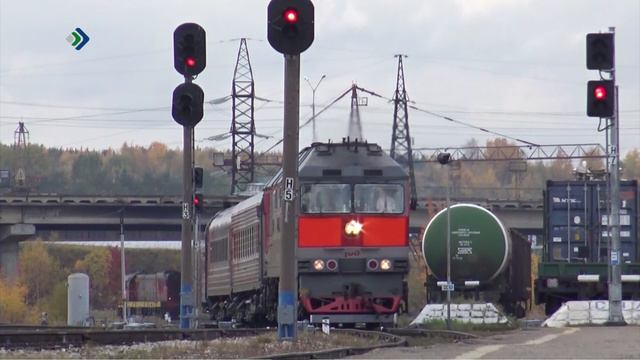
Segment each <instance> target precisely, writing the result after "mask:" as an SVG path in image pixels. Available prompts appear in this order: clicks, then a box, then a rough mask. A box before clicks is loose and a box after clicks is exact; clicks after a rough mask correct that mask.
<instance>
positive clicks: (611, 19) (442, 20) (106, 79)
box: [0, 0, 640, 151]
mask: <svg viewBox="0 0 640 360" xmlns="http://www.w3.org/2000/svg"><path fill="white" fill-rule="evenodd" d="M267 3H268V2H267V1H257V0H229V1H219V0H216V1H210V0H209V1H176V0H172V1H165V0H154V1H140V0H118V1H116V0H111V1H86V0H85V1H73V0H65V1H60V0H55V1H53V0H52V1H35V0H34V1H27V0H0V142H1V143H3V144H11V143H13V141H14V131H15V130H16V129H17V127H18V122H19V121H23V122H24V123H25V125H26V128H27V129H28V130H29V132H30V142H31V143H38V144H43V145H45V146H55V147H65V148H68V147H83V148H92V149H93V148H95V149H103V148H108V147H115V148H119V147H120V146H121V145H122V144H123V143H124V142H127V143H129V144H136V145H143V146H147V145H148V144H150V143H151V142H153V141H160V142H163V143H166V144H168V145H169V146H170V147H171V148H179V147H181V146H182V131H181V127H180V126H179V125H177V124H176V123H175V122H174V121H173V119H172V118H171V113H170V102H171V94H172V91H173V89H174V87H175V86H176V85H178V84H179V83H180V82H182V80H183V79H182V77H181V75H179V74H178V73H177V72H176V71H175V70H174V69H173V53H172V33H173V31H174V29H175V28H176V27H177V26H178V25H179V24H181V23H183V22H196V23H199V24H200V25H201V26H202V27H203V28H204V29H205V30H206V32H207V68H206V69H205V70H204V72H203V73H202V74H201V75H200V76H199V77H198V79H197V80H196V83H198V84H199V85H200V86H201V87H202V88H203V89H204V92H205V98H206V99H207V100H212V99H217V98H222V97H225V96H227V95H229V94H230V92H231V82H232V77H233V69H234V65H235V62H236V56H237V51H238V46H239V41H238V38H241V37H246V38H250V40H249V41H248V47H249V54H250V58H251V65H252V68H253V74H254V80H255V89H256V95H257V96H260V97H263V98H267V99H272V100H276V101H278V100H281V99H282V96H283V58H282V55H281V54H279V53H277V52H276V51H275V50H273V49H272V48H271V47H270V45H269V43H268V42H267V41H266V9H267ZM314 4H315V9H316V13H315V14H316V28H315V30H316V31H315V41H314V43H313V45H312V46H311V48H310V49H309V50H307V51H306V52H305V53H303V54H302V65H301V75H302V76H307V77H309V79H310V80H311V81H312V82H313V83H314V84H315V82H316V81H317V80H318V79H320V77H321V76H322V75H323V74H326V76H327V77H326V79H325V80H324V81H323V82H322V84H321V85H320V86H319V88H318V90H317V92H316V108H317V109H320V108H322V107H323V106H324V105H326V104H328V103H329V102H331V101H332V100H333V99H335V98H336V97H337V96H338V95H339V94H341V93H342V92H344V91H345V90H347V89H348V88H349V87H350V86H351V84H352V82H357V84H358V85H359V86H361V87H363V88H366V89H369V90H371V91H374V92H376V93H378V94H381V95H383V96H386V97H392V96H393V92H394V89H395V86H396V70H397V59H396V58H394V54H398V53H402V54H407V55H408V57H407V58H406V59H404V67H405V75H406V87H407V91H408V95H409V98H410V99H411V100H413V101H415V105H416V106H417V107H420V108H422V109H425V110H429V111H433V112H437V113H439V114H443V115H446V116H449V117H452V118H454V119H457V120H460V121H464V122H466V123H469V124H473V125H475V126H479V127H483V128H486V129H489V130H492V131H495V132H498V133H503V134H507V135H509V136H512V137H514V138H520V139H523V140H526V141H530V142H533V143H538V144H561V143H601V144H604V133H602V132H598V131H597V127H598V120H597V119H595V118H588V117H587V116H586V82H587V81H588V80H593V79H596V78H597V76H598V73H597V71H593V70H587V69H586V66H585V51H586V50H585V47H586V45H585V36H586V34H587V33H590V32H598V31H607V29H608V27H609V26H615V28H616V37H615V39H616V68H617V83H618V84H619V86H620V116H621V145H622V148H623V151H626V150H628V149H630V148H634V147H635V148H637V147H640V1H638V0H616V1H602V0H571V1H568V0H535V1H534V0H530V1H528V0H465V1H463V0H449V1H443V0H439V1H426V0H416V1H401V0H316V1H315V2H314ZM76 27H80V28H81V29H82V30H83V31H84V32H86V33H87V34H88V35H89V36H90V38H91V40H90V41H89V43H88V44H87V45H86V46H85V47H84V48H83V49H82V50H80V51H76V50H75V49H74V48H73V47H72V46H71V45H70V44H69V43H68V42H67V41H66V37H67V36H68V35H69V34H70V33H71V32H72V31H73V30H74V29H75V28H76ZM300 89H301V106H302V108H301V111H300V117H301V122H303V121H304V120H305V119H307V118H308V117H309V116H310V114H311V102H312V101H311V90H310V87H309V86H308V85H307V83H305V82H304V80H302V79H301V85H300ZM368 103H369V105H368V106H367V107H365V108H361V110H360V113H361V119H362V120H361V121H362V124H363V128H364V137H365V138H366V139H368V140H369V141H373V142H378V143H380V144H381V145H382V146H383V147H384V148H388V147H389V146H390V141H391V129H392V122H393V106H392V104H390V103H388V102H387V101H386V100H383V99H378V98H372V97H369V99H368ZM349 106H350V101H349V98H345V99H344V100H342V101H340V102H338V103H337V104H336V105H335V106H333V107H332V108H331V109H330V110H329V111H327V112H325V113H323V114H322V115H321V116H320V117H319V118H318V135H319V138H320V139H321V140H326V139H329V138H331V139H333V140H338V139H340V138H341V137H343V136H346V134H347V129H348V120H349ZM141 109H152V110H148V111H136V110H141ZM282 112H283V109H282V106H281V105H280V104H279V103H277V102H271V103H263V102H256V112H255V123H256V129H257V132H258V133H259V134H263V135H269V136H272V138H270V139H257V140H256V149H257V150H259V151H260V150H264V149H267V148H269V147H270V146H271V145H273V144H274V143H275V142H276V141H278V140H279V139H280V138H281V135H282V129H281V128H282ZM409 122H410V129H411V133H412V136H413V138H414V141H415V142H414V146H415V147H447V146H449V147H451V146H461V145H463V144H464V143H465V142H467V141H468V140H469V139H471V138H476V139H477V140H478V141H479V142H480V143H481V144H482V143H484V141H485V140H486V139H487V138H488V137H494V135H487V134H486V133H483V132H480V131H478V130H475V129H473V128H468V127H462V126H460V125H456V124H452V123H450V122H447V121H445V120H443V119H441V118H438V117H434V116H431V115H428V114H426V113H420V112H416V111H410V113H409ZM230 124H231V102H230V101H229V102H226V103H223V104H219V105H215V106H214V105H206V107H205V116H204V119H203V120H202V122H201V123H200V124H199V125H198V126H197V128H196V135H195V137H196V140H198V142H197V146H215V147H218V148H223V149H224V148H230V140H226V141H220V142H212V141H208V140H203V139H205V138H207V137H210V136H213V135H218V134H222V133H225V132H228V131H229V127H230ZM300 136H301V140H300V144H301V146H304V145H308V144H309V143H310V142H311V127H310V126H309V127H305V128H303V129H301V131H300Z"/></svg>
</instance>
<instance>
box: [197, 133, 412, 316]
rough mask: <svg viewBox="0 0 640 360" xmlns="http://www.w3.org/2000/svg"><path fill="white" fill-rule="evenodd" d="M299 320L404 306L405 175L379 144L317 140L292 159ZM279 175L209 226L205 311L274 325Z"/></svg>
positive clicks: (389, 312)
mask: <svg viewBox="0 0 640 360" xmlns="http://www.w3.org/2000/svg"><path fill="white" fill-rule="evenodd" d="M298 169H299V170H298V171H299V184H300V185H299V189H298V190H299V191H298V192H297V194H298V195H299V196H296V204H297V206H298V207H299V219H298V239H297V242H296V244H297V259H296V262H297V271H298V286H299V306H298V308H299V317H300V318H308V319H309V320H310V321H311V322H312V323H319V322H321V321H322V319H323V318H329V319H330V321H331V322H332V323H343V324H354V323H367V324H390V323H393V322H394V320H395V316H396V314H397V313H398V312H400V311H402V310H404V309H406V303H407V286H406V279H405V277H406V275H407V272H408V253H409V249H408V227H409V216H408V215H409V195H410V191H409V183H408V181H409V178H408V176H407V174H406V172H405V171H404V170H403V169H402V167H401V166H400V165H399V164H397V163H396V162H395V161H394V160H393V159H391V157H389V156H388V155H387V154H386V153H384V152H383V151H382V149H381V148H380V146H378V145H376V144H368V143H362V142H348V141H347V142H343V143H335V144H334V143H326V144H325V143H314V144H312V145H311V146H310V147H308V148H305V149H303V150H302V151H301V153H300V154H299V158H298ZM282 204H283V200H282V175H281V173H279V174H278V175H276V176H275V177H274V178H273V179H272V180H271V181H270V182H269V183H267V184H266V186H265V188H264V189H263V191H262V192H260V193H258V194H256V195H254V196H252V197H251V198H249V199H247V200H245V201H242V202H241V203H239V204H238V205H236V206H234V207H231V208H228V209H225V210H223V211H221V212H220V213H218V214H217V215H216V216H215V217H214V218H213V219H212V220H211V221H210V223H209V225H208V227H207V235H206V241H207V248H208V250H207V260H206V263H207V267H206V269H207V270H206V298H207V303H206V305H205V307H206V310H207V311H208V312H209V313H210V314H211V317H212V319H214V320H219V321H222V320H232V319H233V320H235V321H238V322H246V323H258V322H261V321H263V320H264V321H266V322H275V320H276V312H277V301H278V277H279V274H280V247H281V243H282V219H281V206H282Z"/></svg>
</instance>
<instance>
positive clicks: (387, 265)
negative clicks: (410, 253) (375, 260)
mask: <svg viewBox="0 0 640 360" xmlns="http://www.w3.org/2000/svg"><path fill="white" fill-rule="evenodd" d="M389 269H391V260H389V259H382V260H381V261H380V270H382V271H386V270H389Z"/></svg>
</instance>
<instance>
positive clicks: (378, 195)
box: [300, 184, 404, 214]
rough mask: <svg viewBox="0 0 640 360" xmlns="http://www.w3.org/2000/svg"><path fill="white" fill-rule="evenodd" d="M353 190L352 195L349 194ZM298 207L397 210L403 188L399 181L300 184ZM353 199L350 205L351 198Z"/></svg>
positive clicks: (314, 210) (314, 211)
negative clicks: (394, 182) (389, 182)
mask: <svg viewBox="0 0 640 360" xmlns="http://www.w3.org/2000/svg"><path fill="white" fill-rule="evenodd" d="M352 192H353V196H352ZM301 195H302V198H301V201H300V207H301V210H302V212H303V213H307V214H322V213H350V212H352V208H353V211H355V212H357V213H368V214H401V213H403V212H404V190H403V188H402V185H400V184H356V185H355V186H354V187H353V188H352V186H351V185H350V184H304V185H302V188H301ZM353 199H355V202H354V203H353V205H355V207H352V200H353Z"/></svg>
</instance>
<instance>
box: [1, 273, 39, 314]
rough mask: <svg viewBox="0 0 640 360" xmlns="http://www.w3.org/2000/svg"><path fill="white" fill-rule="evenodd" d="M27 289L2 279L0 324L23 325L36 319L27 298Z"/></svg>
mask: <svg viewBox="0 0 640 360" xmlns="http://www.w3.org/2000/svg"><path fill="white" fill-rule="evenodd" d="M26 296H27V287H26V286H24V285H21V284H19V283H13V282H10V281H8V280H6V279H4V278H2V277H0V323H9V324H21V323H28V322H32V321H33V319H34V318H35V317H36V315H35V313H34V311H33V310H32V309H30V308H29V307H28V306H27V304H26V302H25V298H26Z"/></svg>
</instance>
